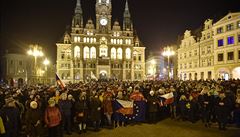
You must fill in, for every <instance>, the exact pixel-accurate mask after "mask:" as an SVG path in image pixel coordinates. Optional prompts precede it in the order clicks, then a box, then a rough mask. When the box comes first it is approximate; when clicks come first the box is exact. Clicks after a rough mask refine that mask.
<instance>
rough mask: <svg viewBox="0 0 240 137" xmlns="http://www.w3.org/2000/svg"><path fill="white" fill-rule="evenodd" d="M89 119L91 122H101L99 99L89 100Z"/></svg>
mask: <svg viewBox="0 0 240 137" xmlns="http://www.w3.org/2000/svg"><path fill="white" fill-rule="evenodd" d="M89 106H90V119H91V120H92V121H99V120H101V109H99V108H101V101H100V100H99V98H91V100H90V105H89Z"/></svg>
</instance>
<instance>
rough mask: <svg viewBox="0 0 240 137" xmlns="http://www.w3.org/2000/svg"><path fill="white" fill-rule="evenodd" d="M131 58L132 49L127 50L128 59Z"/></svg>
mask: <svg viewBox="0 0 240 137" xmlns="http://www.w3.org/2000/svg"><path fill="white" fill-rule="evenodd" d="M130 58H131V49H130V48H127V49H126V59H130Z"/></svg>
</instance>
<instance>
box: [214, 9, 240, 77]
mask: <svg viewBox="0 0 240 137" xmlns="http://www.w3.org/2000/svg"><path fill="white" fill-rule="evenodd" d="M213 32H214V36H213V43H214V71H215V77H217V78H224V79H229V78H240V12H237V13H229V14H227V15H226V16H225V17H223V18H222V19H220V20H219V21H218V22H216V23H215V24H214V25H213Z"/></svg>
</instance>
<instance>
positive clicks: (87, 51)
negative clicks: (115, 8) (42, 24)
mask: <svg viewBox="0 0 240 137" xmlns="http://www.w3.org/2000/svg"><path fill="white" fill-rule="evenodd" d="M111 12H112V3H111V0H97V1H96V22H93V20H91V19H89V20H88V21H87V23H86V24H84V23H83V12H82V8H81V2H80V0H77V2H76V8H75V12H74V16H73V19H72V25H71V32H68V31H66V32H65V34H64V36H63V38H62V40H61V41H60V42H57V43H56V45H57V74H58V75H59V77H61V79H62V80H63V81H65V82H70V81H71V82H73V83H75V82H79V81H82V80H87V79H92V78H97V79H119V80H143V79H144V77H145V47H144V46H143V45H142V43H141V42H140V41H139V38H138V36H137V34H136V30H135V29H134V27H133V23H132V20H131V16H130V12H129V7H128V1H126V5H125V10H124V16H123V23H122V24H123V25H122V26H120V23H119V22H118V21H112V20H111V19H112V14H111ZM112 22H114V23H113V24H112Z"/></svg>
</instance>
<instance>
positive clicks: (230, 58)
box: [228, 52, 234, 60]
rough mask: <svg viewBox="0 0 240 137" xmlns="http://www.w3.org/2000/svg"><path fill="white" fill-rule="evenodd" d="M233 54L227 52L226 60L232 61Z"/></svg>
mask: <svg viewBox="0 0 240 137" xmlns="http://www.w3.org/2000/svg"><path fill="white" fill-rule="evenodd" d="M233 57H234V55H233V52H228V60H233Z"/></svg>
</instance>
